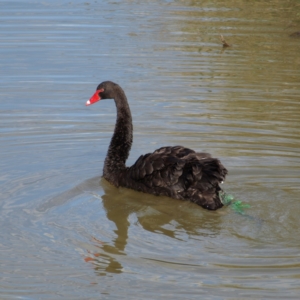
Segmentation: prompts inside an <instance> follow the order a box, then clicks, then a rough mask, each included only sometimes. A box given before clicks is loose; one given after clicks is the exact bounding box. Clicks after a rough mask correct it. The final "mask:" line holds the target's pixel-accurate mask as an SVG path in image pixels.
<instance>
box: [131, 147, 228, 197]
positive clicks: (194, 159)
mask: <svg viewBox="0 0 300 300" xmlns="http://www.w3.org/2000/svg"><path fill="white" fill-rule="evenodd" d="M128 171H129V172H128V173H129V176H130V177H131V178H132V179H133V180H135V181H139V182H141V183H143V184H145V185H147V186H148V187H155V186H157V187H166V188H170V187H172V186H176V187H177V189H178V191H179V190H181V189H187V188H188V187H190V186H199V184H200V185H201V186H199V187H200V188H201V189H204V188H206V189H207V187H208V186H211V185H216V184H218V183H220V182H222V181H223V180H224V178H225V175H226V173H227V171H226V169H225V168H224V167H223V166H222V164H221V163H220V162H219V160H217V159H214V158H211V157H210V155H209V154H207V153H196V152H195V151H193V150H191V149H188V148H184V147H181V146H176V147H163V148H160V149H158V150H156V151H154V152H153V153H148V154H146V155H142V156H140V157H139V159H138V160H137V161H136V163H135V164H134V165H133V166H132V167H130V168H129V170H128Z"/></svg>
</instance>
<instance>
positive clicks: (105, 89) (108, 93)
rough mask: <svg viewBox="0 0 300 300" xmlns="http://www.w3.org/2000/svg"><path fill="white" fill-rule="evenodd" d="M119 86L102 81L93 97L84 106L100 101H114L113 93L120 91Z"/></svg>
mask: <svg viewBox="0 0 300 300" xmlns="http://www.w3.org/2000/svg"><path fill="white" fill-rule="evenodd" d="M120 89H121V88H120V87H119V85H117V84H116V83H114V82H112V81H104V82H102V83H100V84H99V85H98V86H97V89H96V92H95V93H94V95H93V96H92V97H91V98H90V100H88V101H87V102H86V105H87V106H88V105H92V104H94V103H96V102H98V101H100V100H102V99H114V98H115V93H116V92H117V91H118V90H120Z"/></svg>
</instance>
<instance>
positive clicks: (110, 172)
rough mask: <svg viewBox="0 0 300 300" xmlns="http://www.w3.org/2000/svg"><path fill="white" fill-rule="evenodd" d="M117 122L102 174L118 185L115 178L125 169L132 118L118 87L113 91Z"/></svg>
mask: <svg viewBox="0 0 300 300" xmlns="http://www.w3.org/2000/svg"><path fill="white" fill-rule="evenodd" d="M114 100H115V104H116V107H117V122H116V125H115V130H114V134H113V136H112V139H111V142H110V145H109V148H108V152H107V155H106V158H105V162H104V168H103V176H104V178H106V179H107V180H108V181H110V182H112V183H114V184H116V185H118V183H117V182H116V178H117V177H118V175H119V174H120V173H121V172H122V171H124V170H125V169H126V165H125V163H126V160H127V158H128V156H129V152H130V149H131V145H132V130H133V129H132V118H131V112H130V108H129V105H128V102H127V98H126V95H125V93H124V91H123V90H122V89H121V88H120V89H119V90H117V91H116V93H115V97H114Z"/></svg>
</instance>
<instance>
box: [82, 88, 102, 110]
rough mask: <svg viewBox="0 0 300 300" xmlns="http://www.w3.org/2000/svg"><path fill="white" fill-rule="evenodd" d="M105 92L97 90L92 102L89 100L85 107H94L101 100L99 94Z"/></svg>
mask: <svg viewBox="0 0 300 300" xmlns="http://www.w3.org/2000/svg"><path fill="white" fill-rule="evenodd" d="M103 91H104V90H103V89H101V90H97V91H96V92H95V94H94V95H93V96H92V97H91V98H90V100H88V101H87V102H86V104H85V105H86V106H88V105H92V104H94V103H96V102H98V101H99V100H101V97H100V96H99V93H101V92H103Z"/></svg>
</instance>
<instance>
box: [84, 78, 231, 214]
mask: <svg viewBox="0 0 300 300" xmlns="http://www.w3.org/2000/svg"><path fill="white" fill-rule="evenodd" d="M100 99H114V100H115V104H116V107H117V122H116V125H115V130H114V134H113V136H112V139H111V142H110V145H109V148H108V152H107V156H106V158H105V162H104V168H103V177H104V178H105V179H106V180H108V181H109V182H110V183H111V184H113V185H115V186H117V187H119V186H123V187H127V188H130V189H134V190H137V191H141V192H144V193H149V194H154V195H157V196H168V197H171V198H175V199H181V200H189V201H192V202H194V203H196V204H198V205H200V206H202V207H203V208H206V209H209V210H216V209H218V208H221V207H222V206H223V204H222V201H221V199H220V196H219V192H220V191H221V188H220V186H219V184H220V183H222V182H223V180H224V179H225V176H226V174H227V170H226V169H225V168H224V166H223V165H222V164H221V163H220V161H219V160H218V159H216V158H212V157H211V156H210V154H208V153H198V152H195V151H193V150H191V149H188V148H185V147H182V146H175V147H162V148H159V149H158V150H156V151H154V152H153V153H147V154H145V155H141V156H140V157H139V159H138V160H137V161H136V163H135V164H134V165H133V166H131V167H126V165H125V163H126V160H127V158H128V156H129V152H130V149H131V145H132V130H133V128H132V118H131V112H130V108H129V105H128V102H127V98H126V95H125V93H124V91H123V89H122V88H121V87H120V86H119V85H118V84H116V83H113V82H111V81H105V82H102V83H100V84H99V85H98V87H97V90H96V92H95V94H94V95H93V96H92V97H91V99H90V100H88V101H87V103H86V105H91V104H93V103H95V102H97V101H99V100H100Z"/></svg>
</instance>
